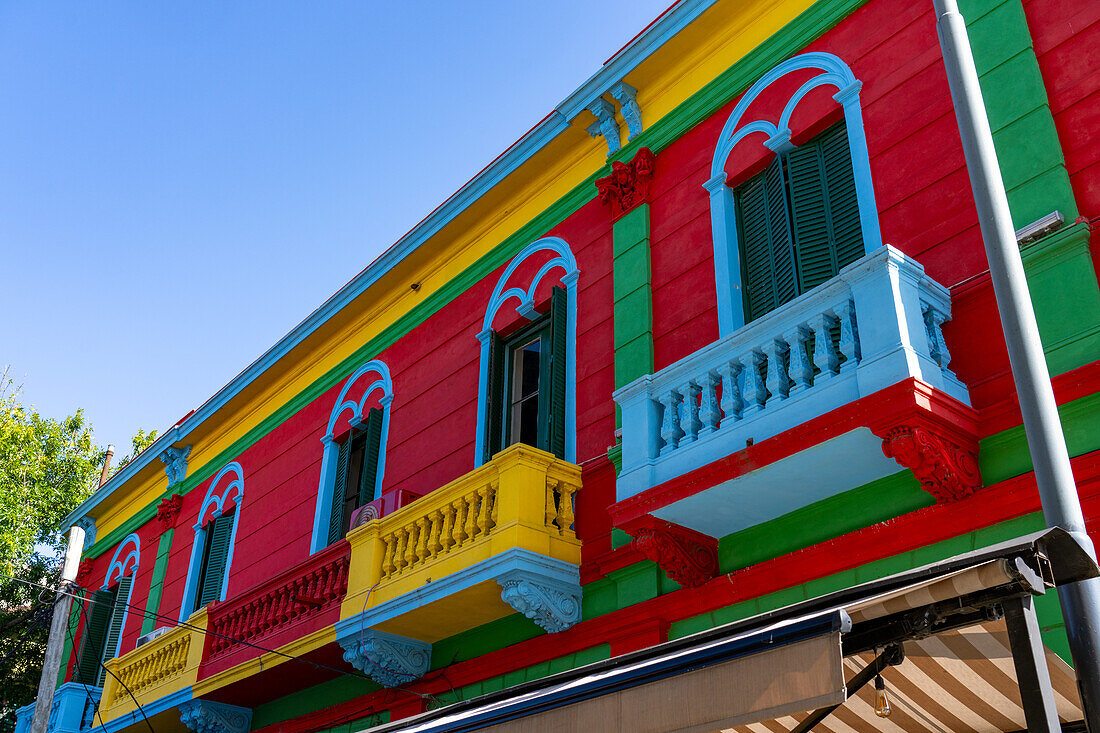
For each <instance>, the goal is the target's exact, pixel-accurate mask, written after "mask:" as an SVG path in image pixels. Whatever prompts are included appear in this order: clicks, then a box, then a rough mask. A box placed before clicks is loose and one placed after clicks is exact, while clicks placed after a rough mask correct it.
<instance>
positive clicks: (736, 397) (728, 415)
mask: <svg viewBox="0 0 1100 733" xmlns="http://www.w3.org/2000/svg"><path fill="white" fill-rule="evenodd" d="M740 373H741V364H739V363H738V362H735V361H733V362H731V361H727V362H725V363H723V364H722V365H721V366H720V367H718V375H719V376H720V377H721V378H722V413H723V417H722V423H721V427H726V426H728V425H733V423H734V422H736V421H737V420H740V419H741V409H742V408H743V407H744V406H745V401H744V400H743V399H741V387H740V386H739V385H738V384H737V376H738V375H739V374H740Z"/></svg>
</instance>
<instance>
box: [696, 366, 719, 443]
mask: <svg viewBox="0 0 1100 733" xmlns="http://www.w3.org/2000/svg"><path fill="white" fill-rule="evenodd" d="M697 381H698V384H699V387H700V389H701V396H700V398H699V419H700V420H701V421H702V427H700V428H699V435H700V436H703V435H709V434H710V433H713V432H714V431H715V430H717V429H718V423H719V421H720V420H721V419H722V411H721V410H719V409H718V384H719V379H718V374H717V373H715V372H706V373H705V374H703V376H701V377H699V379H698V380H697Z"/></svg>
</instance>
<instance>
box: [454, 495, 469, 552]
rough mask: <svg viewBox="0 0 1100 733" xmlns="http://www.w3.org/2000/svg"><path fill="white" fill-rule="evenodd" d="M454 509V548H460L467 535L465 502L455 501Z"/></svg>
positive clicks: (461, 500)
mask: <svg viewBox="0 0 1100 733" xmlns="http://www.w3.org/2000/svg"><path fill="white" fill-rule="evenodd" d="M454 508H455V529H454V538H455V546H456V547H461V546H462V543H463V541H464V540H465V539H466V537H467V534H466V500H465V499H455V501H454Z"/></svg>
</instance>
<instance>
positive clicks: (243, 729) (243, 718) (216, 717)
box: [179, 700, 252, 733]
mask: <svg viewBox="0 0 1100 733" xmlns="http://www.w3.org/2000/svg"><path fill="white" fill-rule="evenodd" d="M179 711H180V721H182V722H183V724H184V725H186V726H187V727H188V728H190V729H191V730H193V731H195V733H248V729H249V728H250V727H251V725H252V711H251V710H250V709H248V708H242V707H240V706H238V705H229V704H227V703H224V702H214V701H213V700H188V701H186V702H182V703H180V705H179Z"/></svg>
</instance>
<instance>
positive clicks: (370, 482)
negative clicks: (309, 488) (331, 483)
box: [330, 407, 382, 544]
mask: <svg viewBox="0 0 1100 733" xmlns="http://www.w3.org/2000/svg"><path fill="white" fill-rule="evenodd" d="M381 449H382V411H381V410H379V409H378V408H377V407H375V408H374V409H372V410H371V411H370V413H369V414H368V415H367V424H366V440H365V442H364V446H363V468H362V470H361V471H360V472H359V506H363V505H364V504H367V503H369V502H371V501H374V499H375V496H374V489H375V486H376V484H377V482H378V454H379V452H380V451H381ZM330 544H331V543H330Z"/></svg>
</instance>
